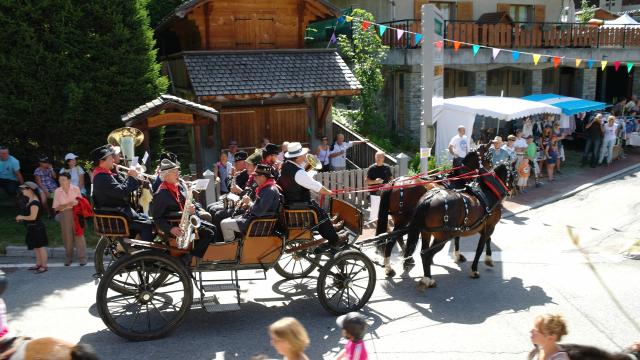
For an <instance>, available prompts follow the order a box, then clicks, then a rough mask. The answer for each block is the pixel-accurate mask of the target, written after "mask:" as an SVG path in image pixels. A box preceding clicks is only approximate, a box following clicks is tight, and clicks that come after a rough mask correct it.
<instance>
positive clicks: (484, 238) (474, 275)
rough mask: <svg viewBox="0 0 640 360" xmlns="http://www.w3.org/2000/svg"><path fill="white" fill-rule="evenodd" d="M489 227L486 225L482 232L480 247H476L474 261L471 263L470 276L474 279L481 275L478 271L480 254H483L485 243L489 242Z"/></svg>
mask: <svg viewBox="0 0 640 360" xmlns="http://www.w3.org/2000/svg"><path fill="white" fill-rule="evenodd" d="M488 237H489V236H488V233H487V229H486V227H485V229H484V230H482V231H481V232H480V239H479V240H478V247H477V248H476V254H475V256H474V257H473V263H471V273H470V276H471V278H473V279H477V278H479V277H480V273H479V272H478V261H479V260H480V255H482V251H483V250H484V245H485V243H486V242H487V238H488Z"/></svg>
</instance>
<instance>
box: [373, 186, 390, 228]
mask: <svg viewBox="0 0 640 360" xmlns="http://www.w3.org/2000/svg"><path fill="white" fill-rule="evenodd" d="M391 191H393V190H392V189H388V190H384V191H383V192H382V195H381V196H380V206H379V207H378V224H377V226H376V235H380V234H382V233H386V232H387V224H388V223H389V207H390V206H391Z"/></svg>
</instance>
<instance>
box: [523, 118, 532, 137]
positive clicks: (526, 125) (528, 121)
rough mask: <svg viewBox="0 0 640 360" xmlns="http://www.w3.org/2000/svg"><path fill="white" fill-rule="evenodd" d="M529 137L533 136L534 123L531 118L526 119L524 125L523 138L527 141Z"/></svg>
mask: <svg viewBox="0 0 640 360" xmlns="http://www.w3.org/2000/svg"><path fill="white" fill-rule="evenodd" d="M529 135H533V121H531V118H526V119H525V120H524V123H523V124H522V137H523V138H525V139H526V138H528V137H529Z"/></svg>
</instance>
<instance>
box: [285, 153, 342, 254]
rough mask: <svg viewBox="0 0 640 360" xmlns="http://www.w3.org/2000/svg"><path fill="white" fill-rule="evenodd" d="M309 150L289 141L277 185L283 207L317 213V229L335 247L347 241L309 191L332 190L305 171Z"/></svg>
mask: <svg viewBox="0 0 640 360" xmlns="http://www.w3.org/2000/svg"><path fill="white" fill-rule="evenodd" d="M307 152H309V149H307V148H303V147H302V145H301V144H300V143H299V142H293V143H290V144H289V147H288V151H287V152H286V153H285V154H284V157H285V159H286V161H285V162H284V164H283V165H282V172H281V174H280V178H279V179H278V185H279V186H280V188H281V189H282V195H283V196H284V205H285V207H287V206H288V207H290V208H294V207H295V208H307V209H311V210H313V211H315V212H316V214H317V216H318V221H319V222H320V225H319V226H318V232H319V233H320V235H322V237H323V238H325V239H327V240H328V241H329V246H331V247H333V248H335V249H337V248H341V247H342V246H344V245H345V244H346V238H347V236H346V235H345V234H341V235H340V234H338V233H337V232H336V229H335V228H334V227H333V224H332V222H331V221H330V219H329V215H328V214H327V212H326V211H325V210H324V209H323V208H321V207H320V206H319V205H318V203H316V202H315V201H313V200H311V191H313V192H316V193H319V194H320V195H333V192H332V191H331V190H329V189H327V188H325V187H324V186H322V184H321V183H319V182H318V181H316V180H315V179H313V178H312V177H311V176H310V175H309V173H307V172H306V171H305V170H304V167H305V162H306V159H307Z"/></svg>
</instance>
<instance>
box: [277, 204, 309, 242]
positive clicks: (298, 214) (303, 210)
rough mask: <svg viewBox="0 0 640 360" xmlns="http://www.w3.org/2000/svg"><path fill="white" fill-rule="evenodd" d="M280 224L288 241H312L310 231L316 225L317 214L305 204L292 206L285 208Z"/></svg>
mask: <svg viewBox="0 0 640 360" xmlns="http://www.w3.org/2000/svg"><path fill="white" fill-rule="evenodd" d="M280 222H281V224H283V226H282V227H283V229H284V230H285V232H286V233H287V239H289V240H312V239H313V233H312V231H311V230H310V229H311V228H312V227H314V226H316V225H317V224H318V214H317V213H316V212H315V211H314V210H312V209H310V208H309V206H308V205H306V204H302V205H299V204H292V205H289V206H285V207H284V209H283V211H282V213H281V216H280Z"/></svg>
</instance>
